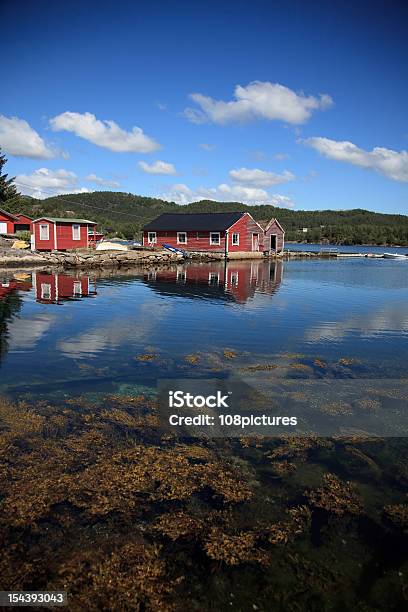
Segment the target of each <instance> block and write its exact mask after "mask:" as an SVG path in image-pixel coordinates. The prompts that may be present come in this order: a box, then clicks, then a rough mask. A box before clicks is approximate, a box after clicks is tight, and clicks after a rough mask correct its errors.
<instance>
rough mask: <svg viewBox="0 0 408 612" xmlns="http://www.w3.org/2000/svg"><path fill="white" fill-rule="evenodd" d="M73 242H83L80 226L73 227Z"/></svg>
mask: <svg viewBox="0 0 408 612" xmlns="http://www.w3.org/2000/svg"><path fill="white" fill-rule="evenodd" d="M72 240H81V226H80V225H73V226H72Z"/></svg>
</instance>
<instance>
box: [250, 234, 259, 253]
mask: <svg viewBox="0 0 408 612" xmlns="http://www.w3.org/2000/svg"><path fill="white" fill-rule="evenodd" d="M252 250H253V251H259V234H252Z"/></svg>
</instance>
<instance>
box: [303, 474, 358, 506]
mask: <svg viewBox="0 0 408 612" xmlns="http://www.w3.org/2000/svg"><path fill="white" fill-rule="evenodd" d="M323 481H324V483H323V486H322V487H319V488H318V489H315V490H311V491H306V493H305V496H306V498H307V499H308V501H309V504H310V505H311V506H312V507H314V508H320V509H322V510H325V511H327V512H329V513H331V514H335V515H337V516H342V515H343V514H352V515H359V514H362V513H363V504H362V501H361V499H360V497H359V496H358V494H357V492H356V487H355V485H354V484H353V483H351V482H342V481H341V480H340V479H339V478H338V477H337V476H336V475H335V474H325V475H324V476H323Z"/></svg>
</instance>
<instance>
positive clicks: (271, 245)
mask: <svg viewBox="0 0 408 612" xmlns="http://www.w3.org/2000/svg"><path fill="white" fill-rule="evenodd" d="M264 232H265V239H264V247H265V250H266V251H271V252H274V253H281V252H282V251H283V248H284V246H285V230H284V229H283V227H282V226H281V224H280V223H279V221H278V220H277V219H271V220H270V221H269V223H268V224H267V225H266V226H265V230H264Z"/></svg>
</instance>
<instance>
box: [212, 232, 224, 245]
mask: <svg viewBox="0 0 408 612" xmlns="http://www.w3.org/2000/svg"><path fill="white" fill-rule="evenodd" d="M210 244H221V238H220V232H211V234H210Z"/></svg>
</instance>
